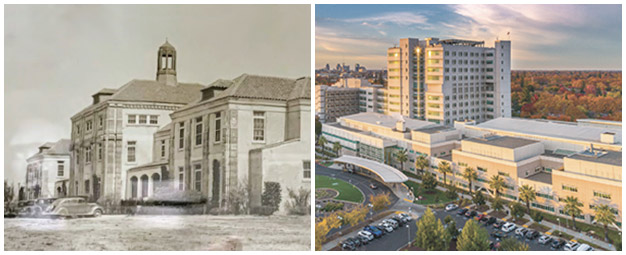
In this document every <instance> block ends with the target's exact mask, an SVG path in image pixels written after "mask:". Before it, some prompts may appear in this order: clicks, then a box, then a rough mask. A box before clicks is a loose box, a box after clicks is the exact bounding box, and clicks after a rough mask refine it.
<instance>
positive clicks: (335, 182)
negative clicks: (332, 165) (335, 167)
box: [315, 175, 364, 203]
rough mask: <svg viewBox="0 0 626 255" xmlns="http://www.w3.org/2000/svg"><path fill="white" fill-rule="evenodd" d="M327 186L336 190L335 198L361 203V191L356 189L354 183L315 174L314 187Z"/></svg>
mask: <svg viewBox="0 0 626 255" xmlns="http://www.w3.org/2000/svg"><path fill="white" fill-rule="evenodd" d="M319 188H327V189H333V190H336V191H337V192H338V193H339V194H338V195H337V196H336V197H335V198H334V199H335V200H343V201H348V202H354V203H362V202H363V201H364V200H363V193H362V192H361V191H360V190H359V189H357V188H356V187H355V186H354V185H352V184H350V183H347V182H345V181H342V180H339V179H336V178H332V177H328V176H324V175H315V189H319Z"/></svg>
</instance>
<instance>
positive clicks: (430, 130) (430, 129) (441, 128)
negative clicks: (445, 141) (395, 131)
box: [414, 126, 454, 134]
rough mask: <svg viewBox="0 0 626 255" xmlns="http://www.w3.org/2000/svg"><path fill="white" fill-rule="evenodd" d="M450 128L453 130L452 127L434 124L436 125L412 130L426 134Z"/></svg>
mask: <svg viewBox="0 0 626 255" xmlns="http://www.w3.org/2000/svg"><path fill="white" fill-rule="evenodd" d="M452 130H454V128H453V127H447V126H436V127H427V128H421V129H417V130H414V131H416V132H422V133H426V134H435V133H441V132H443V131H452Z"/></svg>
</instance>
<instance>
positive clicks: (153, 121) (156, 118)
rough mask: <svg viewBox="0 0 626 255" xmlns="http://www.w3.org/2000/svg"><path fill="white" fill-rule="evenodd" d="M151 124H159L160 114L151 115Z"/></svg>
mask: <svg viewBox="0 0 626 255" xmlns="http://www.w3.org/2000/svg"><path fill="white" fill-rule="evenodd" d="M150 124H159V115H150Z"/></svg>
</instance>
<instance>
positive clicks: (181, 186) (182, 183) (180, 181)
mask: <svg viewBox="0 0 626 255" xmlns="http://www.w3.org/2000/svg"><path fill="white" fill-rule="evenodd" d="M184 179H185V169H184V168H183V167H182V166H181V167H178V190H183V189H185V181H184Z"/></svg>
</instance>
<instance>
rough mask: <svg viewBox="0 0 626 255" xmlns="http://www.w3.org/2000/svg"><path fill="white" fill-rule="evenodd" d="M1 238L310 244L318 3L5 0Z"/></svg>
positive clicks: (119, 243) (67, 242)
mask: <svg viewBox="0 0 626 255" xmlns="http://www.w3.org/2000/svg"><path fill="white" fill-rule="evenodd" d="M4 53H5V55H4V74H5V76H4V100H5V101H4V107H5V111H4V113H5V117H4V120H5V124H4V138H5V139H4V250H8V251H15V250H30V251H38V250H62V251H63V250H79V251H91V250H114V251H120V250H121V251H124V250H149V251H159V250H180V251H187V250H265V251H273V250H305V251H308V250H310V249H311V216H310V213H311V206H310V197H311V137H312V135H311V132H312V131H311V77H310V74H311V71H310V70H311V6H310V5H5V6H4Z"/></svg>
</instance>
